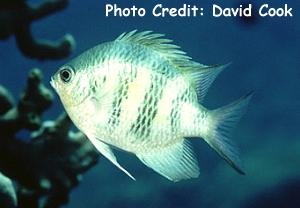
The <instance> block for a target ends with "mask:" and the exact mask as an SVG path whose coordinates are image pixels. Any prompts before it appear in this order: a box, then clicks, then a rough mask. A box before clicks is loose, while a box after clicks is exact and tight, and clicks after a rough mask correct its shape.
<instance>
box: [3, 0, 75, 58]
mask: <svg viewBox="0 0 300 208" xmlns="http://www.w3.org/2000/svg"><path fill="white" fill-rule="evenodd" d="M67 5H68V0H47V1H44V2H43V3H42V4H40V5H39V6H35V7H33V6H30V5H28V4H27V3H26V2H25V0H2V1H0V39H3V40H4V39H7V38H8V37H10V36H11V35H14V36H15V38H16V42H17V45H18V47H19V49H20V50H21V52H22V53H23V54H24V55H25V56H27V57H29V58H36V59H40V60H44V59H61V58H65V57H66V56H68V55H69V54H70V53H71V52H72V50H73V49H74V47H75V41H74V39H73V37H72V36H71V35H70V34H67V35H65V36H64V37H63V38H61V40H58V41H56V42H50V41H41V40H35V39H34V38H33V37H32V34H31V30H30V26H31V23H32V22H33V21H35V20H38V19H40V18H43V17H45V16H48V15H49V14H52V13H54V12H57V11H59V10H62V9H64V8H65V7H66V6H67Z"/></svg>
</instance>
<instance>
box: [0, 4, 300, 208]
mask: <svg viewBox="0 0 300 208" xmlns="http://www.w3.org/2000/svg"><path fill="white" fill-rule="evenodd" d="M27 2H28V3H30V4H31V3H32V4H35V3H39V2H40V1H37V0H30V1H27ZM241 2H244V3H249V2H250V1H247V2H246V1H230V2H229V1H228V2H226V3H224V2H222V1H220V0H219V1H214V3H219V4H220V5H222V6H224V7H225V6H228V7H229V6H239V4H240V3H241ZM106 3H118V5H119V6H120V7H130V6H132V5H136V6H137V7H144V8H146V9H147V11H148V15H146V16H145V17H135V18H134V17H127V18H124V17H123V18H121V17H105V11H104V8H105V4H106ZM157 3H162V4H163V5H164V6H168V7H179V6H181V5H182V4H183V3H186V4H196V5H197V6H199V7H204V9H205V11H204V16H202V17H194V18H188V17H185V18H181V17H172V18H170V17H165V18H156V17H153V16H152V15H151V14H150V13H151V8H152V7H153V6H154V5H155V4H157ZM250 3H251V2H250ZM252 3H253V5H254V7H255V6H259V5H261V4H262V3H264V2H262V1H259V2H257V1H254V2H252ZM266 3H269V4H270V5H272V6H274V7H278V6H282V5H283V4H284V3H288V5H289V6H290V7H293V8H294V9H293V15H294V16H293V17H291V18H289V17H287V18H276V17H274V18H269V17H268V18H262V17H259V16H257V15H254V17H252V18H233V17H232V18H225V17H220V18H214V17H212V15H211V14H210V13H211V12H210V10H211V5H212V2H211V1H208V0H201V1H196V0H195V1H188V0H185V1H180V0H172V1H166V0H165V1H164V0H159V1H155V0H152V1H146V0H144V1H142V0H141V1H134V0H127V1H96V0H93V1H92V0H88V1H74V0H73V1H70V2H69V5H68V7H67V8H66V9H65V10H63V11H61V12H59V13H55V14H54V15H51V16H48V17H46V18H44V19H42V20H39V21H36V22H34V23H33V24H32V28H31V30H32V33H33V35H34V37H36V38H41V39H49V40H56V39H59V38H61V36H62V35H64V34H65V33H70V34H72V35H73V36H74V38H75V41H76V48H75V50H74V52H73V53H72V54H71V56H70V57H67V58H65V59H61V60H44V61H38V60H35V59H29V58H26V57H25V56H24V55H22V53H21V52H20V51H19V50H18V48H17V46H16V43H15V39H14V38H13V37H11V38H9V39H7V40H5V41H1V42H0V68H1V69H0V72H1V74H0V84H1V85H3V86H5V87H7V88H8V89H9V90H10V91H11V92H12V94H13V95H14V96H16V97H17V96H18V95H19V93H20V92H21V91H22V89H23V88H24V85H25V84H26V79H27V74H28V71H29V70H30V69H32V68H34V67H38V68H40V69H41V70H42V72H43V74H44V82H45V85H46V86H48V87H50V85H49V80H50V76H51V75H52V74H53V73H54V72H56V70H57V69H58V67H59V66H60V65H62V64H63V63H65V62H67V61H68V60H70V59H71V58H72V57H75V56H77V55H79V54H80V53H82V52H83V51H85V50H87V49H89V48H91V47H93V46H95V45H96V44H99V43H101V42H105V41H110V40H113V39H114V38H116V37H117V36H118V35H119V34H121V33H122V32H126V31H127V32H128V31H131V30H133V29H138V30H139V31H143V30H152V31H154V32H157V33H163V34H166V37H167V38H170V39H172V40H174V43H175V44H177V45H179V46H181V48H182V49H183V50H184V51H186V52H187V54H188V55H189V56H191V57H192V58H193V60H195V61H198V62H200V63H202V64H206V65H213V64H224V63H228V62H231V63H232V64H231V65H230V66H229V67H228V68H227V69H225V70H224V71H223V72H222V73H221V75H220V76H219V77H218V78H217V79H216V80H215V82H214V83H213V85H212V86H211V88H210V89H209V92H208V95H207V97H206V99H205V103H204V106H205V107H207V108H209V109H215V108H217V107H220V106H223V105H225V104H228V103H230V102H231V101H233V100H236V99H237V98H239V97H240V96H242V95H244V94H246V93H247V92H249V91H251V90H254V96H253V98H252V100H251V102H250V105H249V108H248V111H247V113H246V114H245V115H244V117H243V118H242V119H241V121H240V122H239V124H238V126H237V127H236V129H235V131H234V132H233V134H232V136H231V139H232V140H233V141H234V143H236V144H237V145H238V146H239V150H240V153H241V154H240V155H241V160H242V161H243V164H244V170H245V172H246V175H245V176H241V175H239V174H237V173H236V172H235V171H234V170H233V169H232V168H231V167H230V166H228V165H227V164H226V163H225V162H224V161H223V160H222V159H220V158H219V156H218V155H217V154H216V153H215V152H214V151H213V150H212V149H211V148H210V147H209V146H208V145H207V144H206V143H205V142H204V141H203V140H194V141H193V146H194V150H195V152H196V155H197V159H198V161H199V166H200V172H201V174H200V176H199V178H197V179H191V180H187V181H181V182H178V183H173V182H170V181H168V180H167V179H165V178H163V177H162V176H160V175H159V174H157V173H155V172H154V171H152V170H151V169H149V168H147V167H146V166H144V165H143V164H142V163H141V162H139V160H138V159H137V158H136V157H134V156H133V155H130V154H127V153H124V152H120V151H116V156H117V158H118V160H119V162H120V164H122V165H123V166H124V167H126V169H127V170H128V171H129V172H131V173H132V174H133V175H134V176H135V177H136V179H137V181H132V180H131V179H129V178H128V176H126V175H125V174H124V173H123V172H121V171H120V170H118V169H117V168H116V167H115V166H114V165H112V164H111V163H110V162H109V161H108V160H106V159H105V158H102V157H101V158H100V160H99V162H98V164H97V165H96V166H94V167H93V168H91V169H90V170H88V171H87V172H86V173H85V174H84V175H83V177H82V181H81V182H80V184H79V186H77V187H76V188H75V189H74V190H73V191H72V192H71V195H70V200H69V203H68V204H66V205H64V206H63V207H64V208H83V207H89V208H96V207H97V208H99V207H106V208H112V207H114V208H118V207H120V208H121V207H122V208H123V207H149V208H150V207H151V208H152V207H153V208H154V207H162V208H168V207H172V208H181V207H185V208H194V207H197V208H199V207H213V208H215V207H216V208H217V207H220V208H249V207H272V208H274V207H289V208H290V207H300V130H299V129H300V14H299V13H300V2H299V1H293V2H291V1H286V2H285V1H282V0H273V1H268V2H266ZM62 111H63V108H62V104H61V102H60V101H59V99H58V97H57V96H55V101H54V103H53V105H52V107H51V108H50V109H49V110H48V111H46V112H45V114H44V115H43V118H44V119H45V120H49V119H55V118H56V117H57V116H58V115H59V114H60V113H61V112H62ZM27 133H28V132H21V134H24V135H27ZM0 135H1V132H0Z"/></svg>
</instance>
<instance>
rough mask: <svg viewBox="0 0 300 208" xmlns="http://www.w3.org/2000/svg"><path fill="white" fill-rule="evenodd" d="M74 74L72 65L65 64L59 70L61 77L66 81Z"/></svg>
mask: <svg viewBox="0 0 300 208" xmlns="http://www.w3.org/2000/svg"><path fill="white" fill-rule="evenodd" d="M72 76H73V69H72V68H70V67H66V66H65V67H63V68H62V69H61V70H60V71H59V77H60V79H61V80H62V81H63V82H64V83H68V82H70V81H71V79H72Z"/></svg>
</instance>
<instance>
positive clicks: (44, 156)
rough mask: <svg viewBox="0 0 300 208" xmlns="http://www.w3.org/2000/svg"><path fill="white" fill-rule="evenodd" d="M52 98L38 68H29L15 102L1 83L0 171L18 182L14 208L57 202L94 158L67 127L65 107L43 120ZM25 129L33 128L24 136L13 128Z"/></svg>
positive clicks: (64, 197) (84, 141) (88, 146)
mask: <svg viewBox="0 0 300 208" xmlns="http://www.w3.org/2000/svg"><path fill="white" fill-rule="evenodd" d="M52 99H53V96H52V93H51V91H50V90H49V89H47V88H46V87H45V86H44V85H43V84H42V74H41V71H40V70H38V69H33V70H31V71H30V73H29V76H28V82H27V86H26V88H25V90H24V92H23V93H22V95H21V96H20V100H19V102H18V104H17V105H15V104H14V102H13V100H12V96H11V95H10V93H9V92H8V90H6V89H5V88H4V87H1V86H0V106H1V107H0V112H1V113H0V133H1V134H0V135H1V136H0V172H2V173H4V174H5V175H6V176H7V177H9V178H10V179H12V180H14V181H15V182H16V184H17V185H16V192H17V197H18V208H27V207H31V208H48V207H49V208H50V207H51V208H58V207H60V206H61V205H62V204H64V203H66V202H67V201H68V196H69V193H70V191H71V190H72V188H74V187H75V186H77V185H78V184H79V181H80V178H81V174H82V173H84V172H85V171H87V170H89V169H90V168H91V167H93V166H94V165H95V164H96V163H97V161H98V157H99V155H98V153H97V151H95V149H94V147H93V145H92V144H91V143H90V142H89V141H88V140H87V139H86V138H85V136H84V135H83V134H82V133H80V132H73V131H71V130H70V126H71V125H72V123H71V121H70V119H69V118H68V116H67V115H66V114H65V113H62V114H61V115H60V116H59V117H58V118H57V119H56V120H54V121H42V119H41V115H42V113H43V112H44V111H45V110H47V109H48V108H49V107H50V105H51V103H52ZM23 129H27V130H29V131H30V132H31V133H30V134H29V135H27V137H28V138H23V137H24V136H22V134H21V135H18V134H17V133H18V132H19V131H20V130H23ZM20 136H22V138H18V137H20ZM25 136H26V135H25ZM1 184H2V183H1V180H0V187H1Z"/></svg>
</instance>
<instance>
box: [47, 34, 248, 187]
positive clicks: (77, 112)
mask: <svg viewBox="0 0 300 208" xmlns="http://www.w3.org/2000/svg"><path fill="white" fill-rule="evenodd" d="M228 65H229V64H224V65H211V66H208V65H204V64H200V63H198V62H195V61H193V60H192V58H191V57H189V56H188V55H187V54H186V52H184V51H183V50H181V49H180V47H179V46H177V45H175V44H173V41H172V40H170V39H167V38H165V37H164V34H159V33H154V32H152V31H142V32H138V31H137V30H133V31H131V32H125V33H122V34H121V35H120V36H118V37H117V38H116V39H115V40H113V41H108V42H104V43H101V44H99V45H97V46H95V47H93V48H91V49H89V50H87V51H85V52H83V53H82V54H81V55H79V56H78V57H76V58H74V59H72V60H71V61H70V62H68V63H66V64H64V65H63V66H61V67H60V68H59V69H58V70H57V72H56V73H55V74H54V75H53V76H51V81H50V84H51V86H52V87H53V88H54V89H55V91H56V92H57V94H58V96H59V97H60V100H61V102H62V104H63V106H64V109H65V110H66V112H67V113H68V115H69V117H70V118H71V120H72V121H73V123H74V124H75V126H76V127H77V128H78V129H79V130H80V131H82V132H83V133H84V134H85V135H86V136H87V138H88V139H89V140H90V141H91V142H92V144H93V145H94V146H95V147H96V149H97V150H98V151H99V152H100V153H101V154H102V155H103V156H104V157H106V158H107V159H108V160H109V161H111V162H112V163H113V164H114V165H115V166H117V167H118V168H119V169H120V170H122V171H123V172H124V173H126V174H127V175H128V176H129V177H130V178H132V179H133V180H135V177H133V176H132V174H131V173H129V172H128V171H127V170H126V169H125V168H124V167H123V166H121V165H120V163H119V162H118V161H117V158H116V156H115V154H114V151H115V149H119V150H124V151H125V152H129V153H132V154H134V155H136V156H137V158H138V159H139V160H140V161H141V162H142V163H144V164H145V165H146V166H148V167H149V168H151V169H153V170H154V171H155V172H157V173H159V174H160V175H162V176H164V177H165V178H167V179H169V180H171V181H174V182H177V181H180V180H184V179H190V178H197V177H198V176H199V174H200V170H199V165H198V161H197V158H196V155H195V153H194V150H193V148H192V144H191V140H193V139H198V138H200V139H204V141H205V142H207V143H208V145H209V146H210V147H212V148H213V149H214V150H215V151H216V152H217V153H218V154H219V155H220V156H221V157H222V158H223V159H224V160H225V161H227V162H228V164H229V165H230V166H231V167H233V169H235V170H236V171H237V172H238V173H240V174H244V171H243V170H242V168H241V161H240V159H239V154H238V151H237V150H236V147H235V145H234V144H233V142H231V141H230V139H229V137H230V132H231V131H232V129H233V128H234V127H235V126H236V124H237V123H238V121H239V120H240V118H241V117H242V115H243V114H244V112H245V111H246V108H247V106H248V103H249V100H250V99H251V97H252V94H253V93H251V92H250V93H248V94H246V95H245V96H242V97H241V98H240V99H238V100H236V101H234V102H232V103H230V104H228V105H226V106H224V107H220V108H217V109H214V110H209V109H207V108H205V107H204V106H203V101H204V97H205V95H206V94H207V91H208V89H209V87H210V86H211V84H212V83H213V81H214V80H215V78H216V77H217V76H218V75H219V74H220V72H221V71H223V69H224V68H226V67H227V66H228Z"/></svg>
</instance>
